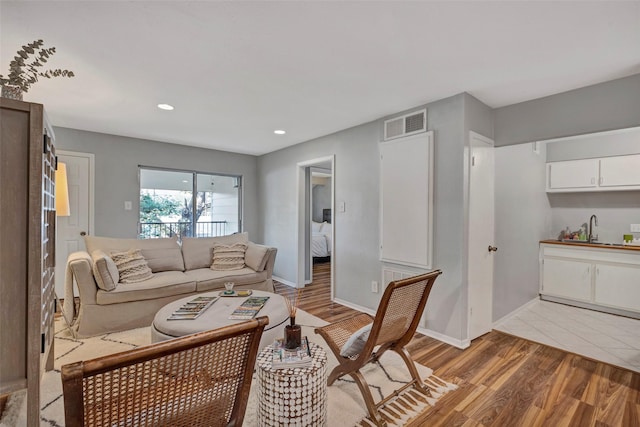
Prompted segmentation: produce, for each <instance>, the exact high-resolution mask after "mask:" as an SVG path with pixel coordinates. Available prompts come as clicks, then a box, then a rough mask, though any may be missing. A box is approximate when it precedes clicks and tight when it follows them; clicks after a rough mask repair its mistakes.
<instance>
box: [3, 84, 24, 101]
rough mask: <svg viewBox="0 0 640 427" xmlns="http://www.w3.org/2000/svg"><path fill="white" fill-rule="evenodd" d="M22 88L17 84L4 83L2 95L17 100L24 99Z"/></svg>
mask: <svg viewBox="0 0 640 427" xmlns="http://www.w3.org/2000/svg"><path fill="white" fill-rule="evenodd" d="M22 94H23V92H22V89H20V86H15V85H4V86H2V97H3V98H8V99H15V100H17V101H22Z"/></svg>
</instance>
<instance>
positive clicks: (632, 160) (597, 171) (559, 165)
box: [547, 154, 640, 193]
mask: <svg viewBox="0 0 640 427" xmlns="http://www.w3.org/2000/svg"><path fill="white" fill-rule="evenodd" d="M623 190H640V154H633V155H629V156H613V157H602V158H599V159H585V160H567V161H562V162H549V163H547V193H561V192H579V191H623Z"/></svg>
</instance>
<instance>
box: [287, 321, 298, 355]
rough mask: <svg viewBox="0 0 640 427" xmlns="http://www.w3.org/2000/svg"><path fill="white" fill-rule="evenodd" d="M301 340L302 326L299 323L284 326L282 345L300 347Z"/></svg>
mask: <svg viewBox="0 0 640 427" xmlns="http://www.w3.org/2000/svg"><path fill="white" fill-rule="evenodd" d="M301 342H302V328H300V325H287V326H285V327H284V347H285V348H286V349H289V350H291V349H294V348H298V347H300V343H301Z"/></svg>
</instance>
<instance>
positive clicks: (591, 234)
mask: <svg viewBox="0 0 640 427" xmlns="http://www.w3.org/2000/svg"><path fill="white" fill-rule="evenodd" d="M594 223H595V226H596V227H597V226H598V217H597V216H595V214H594V215H591V218H589V237H588V239H589V243H593V242H595V241H596V240H598V235H597V234H596V237H593V225H594Z"/></svg>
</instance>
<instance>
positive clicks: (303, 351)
mask: <svg viewBox="0 0 640 427" xmlns="http://www.w3.org/2000/svg"><path fill="white" fill-rule="evenodd" d="M311 361H312V358H311V349H310V348H309V340H308V339H307V337H306V336H305V337H302V340H301V342H300V347H298V348H294V349H291V350H290V349H287V348H285V347H284V342H283V340H282V339H279V340H276V342H274V343H273V359H272V361H271V367H272V368H274V369H286V368H307V367H309V366H311Z"/></svg>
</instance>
